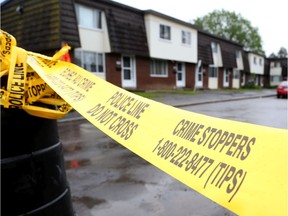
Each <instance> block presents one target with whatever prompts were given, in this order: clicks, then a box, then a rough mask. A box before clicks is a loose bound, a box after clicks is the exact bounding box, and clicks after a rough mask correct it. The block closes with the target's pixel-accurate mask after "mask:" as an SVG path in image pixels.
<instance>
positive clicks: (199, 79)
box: [196, 64, 203, 87]
mask: <svg viewBox="0 0 288 216" xmlns="http://www.w3.org/2000/svg"><path fill="white" fill-rule="evenodd" d="M196 70H197V73H196V87H203V72H202V66H201V65H199V64H198V65H197V68H196Z"/></svg>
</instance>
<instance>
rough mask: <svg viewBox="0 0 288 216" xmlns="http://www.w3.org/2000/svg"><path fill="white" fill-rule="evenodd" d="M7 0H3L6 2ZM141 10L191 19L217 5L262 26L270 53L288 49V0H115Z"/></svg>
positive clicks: (257, 25)
mask: <svg viewBox="0 0 288 216" xmlns="http://www.w3.org/2000/svg"><path fill="white" fill-rule="evenodd" d="M2 1H3V0H0V2H2ZM115 1H117V2H120V3H122V4H125V5H129V6H131V7H135V8H138V9H141V10H146V9H152V10H155V11H158V12H160V13H163V14H166V15H168V16H171V17H174V18H177V19H180V20H183V21H187V22H189V21H191V20H194V19H196V18H197V17H202V16H204V15H206V14H208V13H209V12H212V11H213V10H215V9H218V10H220V9H224V10H227V11H231V12H232V11H234V12H235V13H237V14H241V15H242V17H243V18H244V19H247V20H249V21H250V22H251V25H252V26H253V27H255V28H258V33H259V34H260V36H261V38H262V45H263V49H264V51H265V52H266V55H267V56H269V55H270V54H271V53H272V52H274V53H275V54H277V53H278V51H279V50H280V48H281V47H285V48H286V49H287V50H288V9H287V8H288V7H287V5H286V4H287V0H272V1H269V0H267V1H260V0H241V1H240V0H238V1H235V0H198V1H194V0H115Z"/></svg>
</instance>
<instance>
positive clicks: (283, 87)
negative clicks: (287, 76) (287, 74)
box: [276, 81, 288, 98]
mask: <svg viewBox="0 0 288 216" xmlns="http://www.w3.org/2000/svg"><path fill="white" fill-rule="evenodd" d="M276 91H277V98H280V97H287V95H288V81H282V82H281V83H280V84H279V85H278V86H277V88H276Z"/></svg>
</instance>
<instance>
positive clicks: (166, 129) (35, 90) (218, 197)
mask: <svg viewBox="0 0 288 216" xmlns="http://www.w3.org/2000/svg"><path fill="white" fill-rule="evenodd" d="M8 40H11V43H8V44H9V45H7V44H6V45H4V43H5V41H8ZM1 43H2V44H1V46H2V47H1V48H2V51H1V62H2V64H3V67H1V79H2V78H5V79H6V80H7V83H6V85H2V86H1V105H2V106H4V107H5V108H20V109H21V108H22V109H24V110H25V111H27V112H28V113H30V114H31V115H36V116H40V117H43V118H51V119H57V118H61V117H63V116H65V115H66V114H67V113H68V112H69V111H70V110H71V109H72V108H73V109H75V110H76V111H77V112H79V113H80V114H81V115H82V116H83V117H85V118H86V119H87V120H88V121H89V122H91V123H92V124H93V125H95V126H96V127H97V128H99V129H100V130H101V131H103V132H104V133H106V134H107V135H108V136H110V137H111V138H113V139H114V140H116V141H117V142H118V143H120V144H122V145H123V146H125V147H126V148H127V149H129V150H131V151H132V152H134V153H136V154H137V155H139V156H140V157H142V158H143V159H145V160H147V161H148V162H150V163H151V164H153V165H154V166H156V167H158V168H159V169H161V170H163V171H165V172H166V173H167V174H169V175H171V176H172V177H174V178H176V179H178V180H179V181H181V182H183V183H184V184H186V185H188V186H189V187H191V188H192V189H194V190H196V191H198V192H199V193H201V194H202V195H204V196H206V197H207V198H209V199H211V200H213V201H214V202H216V203H218V204H219V205H221V206H223V207H225V208H227V209H229V210H231V211H233V212H235V213H236V214H238V215H253V216H254V215H262V216H270V215H280V216H282V215H283V216H286V215H288V211H287V206H288V205H287V180H288V179H287V176H288V170H287V158H288V155H287V154H288V153H287V152H288V151H287V150H288V149H287V143H288V133H287V129H277V128H272V127H264V126H259V125H254V124H248V123H243V122H237V121H231V120H226V119H220V118H215V117H210V116H207V115H201V114H197V113H193V112H188V111H185V110H181V109H178V108H174V107H172V106H169V105H165V104H161V103H159V102H156V101H152V100H149V99H146V98H143V97H140V96H138V95H136V94H133V93H131V92H129V91H126V90H124V89H122V88H119V87H117V86H115V85H113V84H111V83H109V82H107V81H105V80H103V79H101V78H99V77H97V76H95V75H93V74H92V73H90V72H88V71H86V70H84V69H83V68H80V67H79V66H77V65H75V64H72V63H69V62H63V61H60V60H59V59H60V57H61V56H62V55H63V54H64V53H66V52H67V51H68V50H69V49H68V47H65V48H64V49H63V50H61V52H59V53H56V54H55V55H54V57H48V56H45V55H41V54H38V53H33V52H29V51H25V50H24V49H21V48H19V47H17V46H16V40H15V39H13V37H12V36H11V35H9V34H8V33H6V32H3V31H2V32H1ZM6 46H7V47H6ZM4 51H5V52H4ZM1 83H2V82H1ZM14 100H15V101H14ZM37 102H40V103H41V104H45V105H53V106H55V107H56V109H54V110H53V109H48V108H46V107H45V106H44V107H43V106H40V107H39V106H37V105H36V103H37ZM175 205H177V204H176V203H175Z"/></svg>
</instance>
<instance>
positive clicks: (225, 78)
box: [223, 68, 229, 87]
mask: <svg viewBox="0 0 288 216" xmlns="http://www.w3.org/2000/svg"><path fill="white" fill-rule="evenodd" d="M223 87H229V71H228V69H226V68H225V69H224V74H223Z"/></svg>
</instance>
